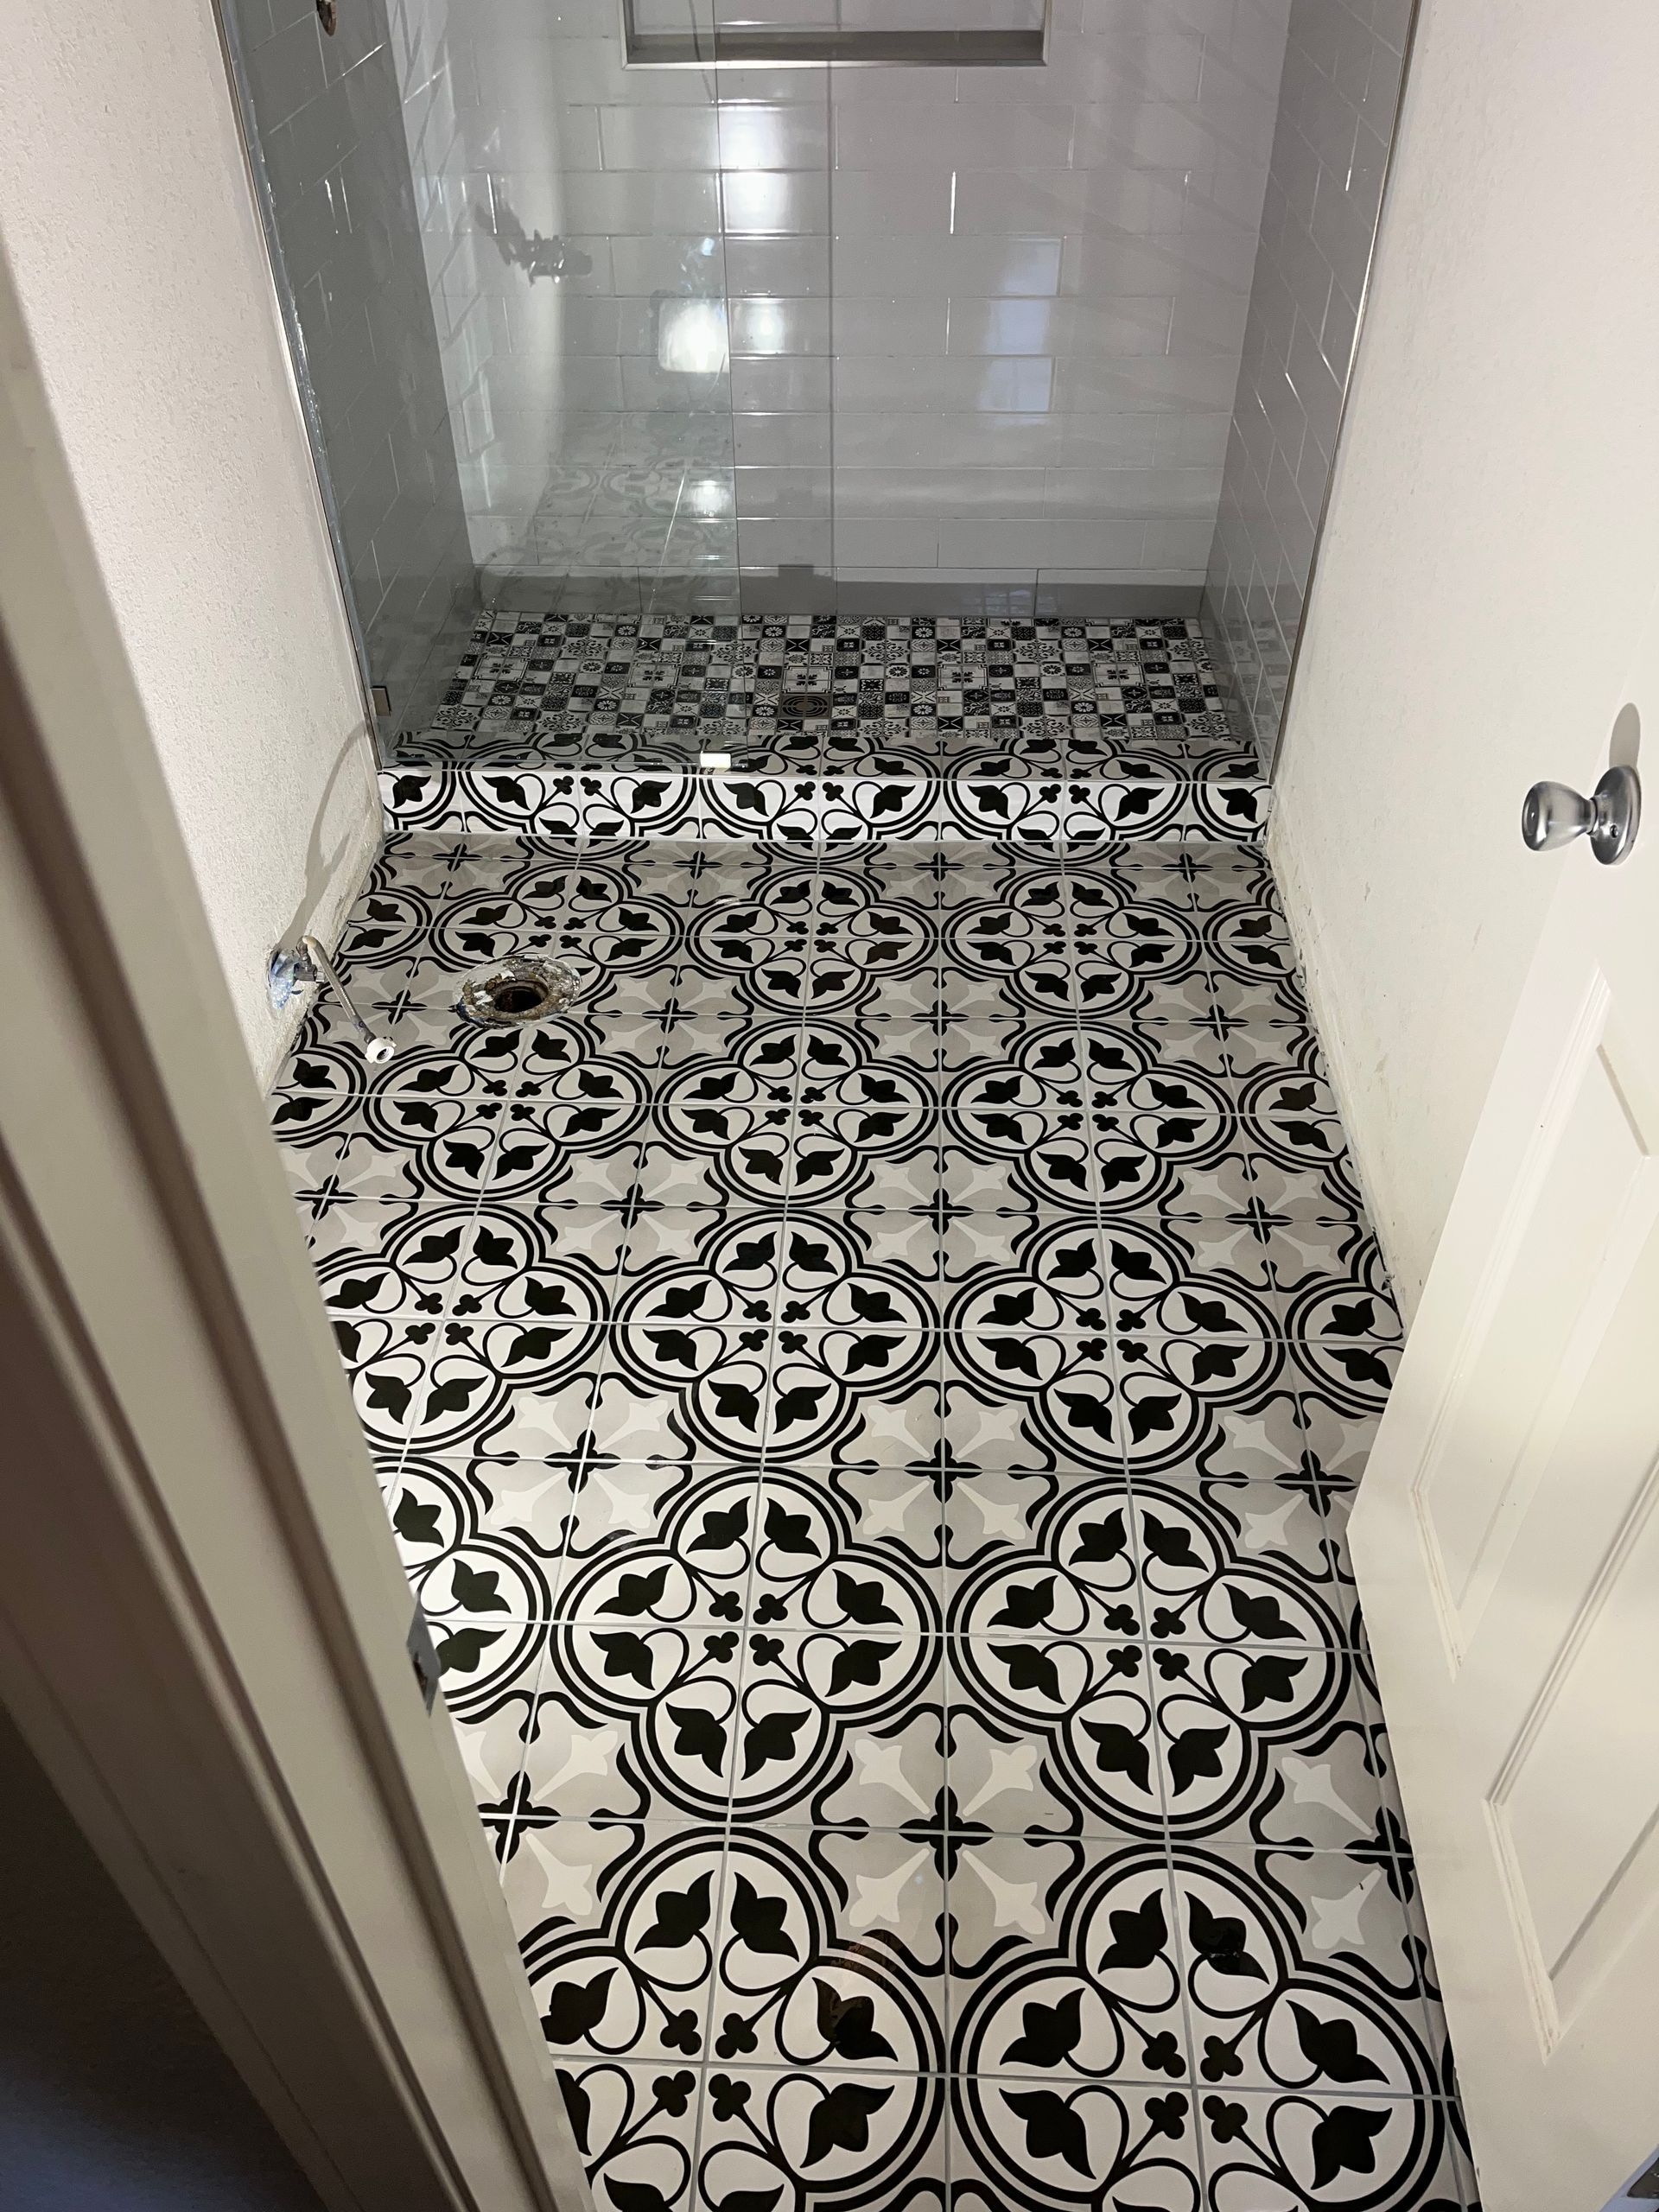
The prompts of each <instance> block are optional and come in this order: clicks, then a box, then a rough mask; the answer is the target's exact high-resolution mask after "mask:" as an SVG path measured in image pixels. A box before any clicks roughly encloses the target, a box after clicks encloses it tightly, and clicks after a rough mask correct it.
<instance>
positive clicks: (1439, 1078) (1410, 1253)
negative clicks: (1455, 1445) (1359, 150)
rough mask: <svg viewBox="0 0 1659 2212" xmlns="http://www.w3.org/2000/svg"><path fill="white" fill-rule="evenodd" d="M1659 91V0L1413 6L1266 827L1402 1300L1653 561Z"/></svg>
mask: <svg viewBox="0 0 1659 2212" xmlns="http://www.w3.org/2000/svg"><path fill="white" fill-rule="evenodd" d="M1656 82H1659V10H1656V9H1655V8H1654V6H1653V5H1652V0H1581V4H1580V5H1579V6H1576V7H1574V8H1572V9H1570V10H1563V9H1561V8H1560V6H1559V5H1558V4H1557V0H1504V5H1503V7H1502V8H1496V7H1492V6H1490V5H1487V4H1483V0H1424V14H1423V18H1422V22H1421V28H1420V30H1419V33H1418V41H1417V47H1416V51H1415V54H1414V60H1413V65H1412V74H1411V80H1410V83H1409V86H1408V92H1407V97H1406V113H1405V118H1404V124H1403V128H1402V134H1401V137H1400V142H1399V148H1398V152H1397V155H1396V162H1397V166H1396V169H1395V185H1394V187H1393V188H1392V189H1391V191H1390V194H1389V206H1388V208H1387V211H1386V212H1385V214H1384V217H1383V235H1382V238H1381V240H1380V242H1379V246H1378V253H1377V262H1376V275H1375V277H1374V290H1373V295H1372V305H1371V308H1370V321H1368V324H1367V327H1366V332H1365V336H1364V340H1363V344H1362V346H1361V347H1360V351H1359V359H1358V365H1357V370H1356V372H1355V385H1354V392H1353V397H1352V401H1351V405H1350V410H1349V416H1348V429H1347V432H1346V435H1345V437H1344V444H1343V450H1342V452H1341V454H1340V455H1339V456H1338V464H1337V480H1336V486H1335V493H1334V498H1333V505H1332V516H1331V523H1330V528H1329V532H1328V535H1327V538H1326V543H1325V552H1324V556H1323V559H1322V563H1321V567H1320V570H1319V575H1318V576H1317V578H1316V579H1315V582H1314V586H1313V596H1312V599H1311V601H1310V602H1309V607H1308V620H1307V628H1306V632H1305V635H1304V642H1303V649H1302V664H1301V670H1300V675H1299V677H1298V679H1297V683H1296V687H1295V690H1294V694H1293V696H1292V700H1291V707H1290V720H1289V726H1288V729H1287V736H1286V742H1285V747H1284V752H1283V753H1282V756H1281V781H1280V783H1279V785H1278V796H1277V800H1276V812H1275V819H1274V830H1273V841H1274V855H1275V858H1276V860H1277V861H1278V863H1279V865H1280V868H1281V871H1282V874H1283V877H1284V881H1285V890H1286V896H1287V902H1288V905H1289V908H1290V912H1291V916H1292V918H1293V921H1294V925H1295V927H1296V929H1297V931H1298V933H1299V936H1300V941H1301V945H1302V950H1303V953H1304V957H1305V958H1306V964H1307V969H1308V974H1309V982H1310V987H1311V988H1312V990H1313V999H1314V1004H1315V1010H1316V1014H1317V1015H1318V1017H1319V1020H1320V1022H1321V1024H1322V1027H1323V1029H1324V1033H1325V1046H1326V1050H1327V1052H1328V1053H1329V1056H1330V1058H1331V1061H1332V1069H1333V1073H1334V1075H1335V1077H1336V1081H1337V1087H1338V1091H1339V1093H1340V1095H1341V1098H1342V1101H1343V1104H1344V1109H1345V1111H1346V1113H1347V1116H1348V1124H1349V1129H1350V1132H1351V1136H1352V1140H1353V1142H1354V1146H1355V1149H1356V1153H1357V1158H1358V1162H1359V1166H1360V1170H1361V1173H1362V1175H1363V1178H1364V1180H1365V1182H1366V1185H1367V1187H1368V1190H1369V1192H1370V1199H1371V1203H1372V1205H1373V1207H1374V1209H1375V1211H1376V1216H1377V1222H1378V1227H1379V1230H1380V1231H1381V1234H1382V1237H1383V1245H1384V1249H1385V1250H1386V1253H1387V1255H1388V1258H1389V1264H1390V1266H1391V1267H1392V1268H1393V1270H1394V1274H1395V1281H1396V1283H1397V1285H1398V1287H1399V1289H1400V1291H1401V1293H1402V1296H1403V1298H1404V1299H1405V1300H1406V1302H1407V1304H1408V1306H1409V1305H1412V1304H1414V1302H1415V1300H1416V1298H1417V1295H1418V1294H1419V1292H1420V1291H1421V1287H1422V1282H1423V1278H1424V1276H1425V1274H1427V1269H1428V1266H1429V1263H1430V1262H1431V1260H1432V1259H1433V1255H1434V1248H1435V1245H1436V1243H1437V1242H1438V1241H1439V1238H1440V1230H1441V1227H1442V1225H1443V1224H1444V1222H1445V1219H1446V1209H1447V1206H1448V1205H1449V1203H1450V1201H1451V1198H1452V1192H1453V1190H1454V1188H1455V1186H1456V1184H1457V1180H1458V1176H1459V1171H1460V1169H1461V1167H1462V1165H1463V1160H1464V1156H1465V1153H1466V1151H1467V1149H1468V1145H1469V1140H1470V1137H1471V1135H1472V1133H1473V1129H1474V1126H1475V1122H1476V1120H1477V1118H1478V1115H1479V1113H1480V1109H1481V1106H1482V1103H1483V1102H1484V1097H1485V1095H1486V1090H1487V1087H1488V1084H1489V1083H1490V1081H1491V1072H1492V1068H1493V1064H1494V1062H1495V1060H1496V1058H1497V1052H1498V1050H1499V1047H1500V1046H1501V1045H1502V1042H1503V1037H1504V1034H1505V1033H1506V1031H1507V1028H1508V1026H1509V1022H1510V1016H1511V1014H1512V1013H1513V1010H1514V1007H1515V1003H1516V995H1517V993H1518V991H1519V988H1520V987H1521V984H1522V981H1523V979H1524V976H1525V974H1526V969H1527V966H1528V963H1529V958H1530V957H1531V954H1532V951H1533V949H1534V947H1535V943H1536V941H1537V936H1538V931H1539V927H1540V925H1541V921H1542V918H1543V915H1544V912H1545V910H1546V908H1547V906H1548V901H1549V898H1550V894H1551V893H1552V892H1553V891H1554V887H1555V885H1556V883H1557V882H1558V881H1559V880H1560V872H1561V870H1562V869H1563V868H1566V867H1570V866H1575V865H1580V864H1583V862H1584V855H1582V854H1578V853H1573V854H1568V855H1556V856H1552V857H1549V858H1541V857H1535V856H1533V855H1529V854H1528V853H1526V852H1525V851H1524V850H1523V849H1522V844H1521V841H1520V836H1519V833H1518V830H1517V828H1516V823H1517V821H1518V818H1519V811H1520V804H1521V798H1522V792H1523V791H1524V790H1525V788H1526V786H1527V785H1528V784H1529V783H1530V782H1532V781H1533V780H1534V779H1535V778H1537V777H1539V776H1545V775H1553V776H1559V777H1561V778H1564V779H1569V780H1573V781H1576V782H1579V783H1580V784H1581V785H1587V784H1588V783H1591V782H1593V780H1594V779H1595V777H1596V775H1597V774H1598V773H1599V770H1600V769H1601V767H1602V766H1605V760H1606V751H1607V741H1608V735H1609V731H1610V728H1611V721H1612V717H1613V715H1614V712H1615V710H1616V709H1617V707H1618V702H1619V696H1620V689H1619V687H1620V683H1621V680H1622V677H1623V676H1624V672H1625V664H1626V661H1627V658H1628V656H1629V652H1630V645H1631V640H1632V638H1633V635H1634V625H1635V623H1636V621H1637V618H1638V617H1639V616H1640V614H1641V612H1642V610H1643V607H1645V606H1646V604H1647V601H1648V600H1649V597H1650V595H1651V594H1652V591H1653V588H1654V582H1655V580H1656V577H1659V139H1656V137H1655V134H1654V130H1653V115H1652V101H1653V87H1654V85H1655V84H1656ZM1649 834H1652V833H1651V832H1649ZM1656 959H1659V952H1656Z"/></svg>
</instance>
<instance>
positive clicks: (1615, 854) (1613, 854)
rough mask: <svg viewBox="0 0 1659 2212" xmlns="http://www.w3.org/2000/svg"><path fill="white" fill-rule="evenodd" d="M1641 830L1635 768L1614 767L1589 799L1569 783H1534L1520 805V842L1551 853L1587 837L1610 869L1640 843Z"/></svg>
mask: <svg viewBox="0 0 1659 2212" xmlns="http://www.w3.org/2000/svg"><path fill="white" fill-rule="evenodd" d="M1641 826H1642V784H1641V779H1639V778H1638V776H1637V772H1636V771H1635V769H1634V768H1610V769H1609V770H1608V771H1607V772H1606V774H1605V776H1604V777H1603V778H1602V779H1601V781H1600V782H1599V784H1598V785H1596V788H1595V790H1594V791H1592V792H1591V794H1590V796H1589V798H1586V797H1585V796H1584V794H1583V792H1582V791H1574V790H1573V788H1572V786H1571V785H1568V784H1535V785H1533V787H1532V789H1531V790H1530V791H1529V792H1528V793H1527V796H1526V798H1524V800H1522V805H1521V837H1522V842H1523V843H1524V844H1525V845H1526V846H1527V847H1528V848H1529V850H1531V851H1533V852H1535V853H1553V852H1554V850H1555V849H1556V847H1557V846H1558V845H1570V844H1571V843H1572V842H1573V839H1574V838H1575V837H1588V839H1589V840H1590V849H1591V851H1592V853H1593V854H1594V855H1595V856H1596V858H1597V859H1598V860H1599V861H1604V862H1605V864H1606V865H1607V866H1608V867H1611V865H1612V864H1613V862H1614V861H1622V860H1623V859H1624V856H1625V855H1626V854H1627V853H1628V852H1629V851H1630V848H1631V846H1632V845H1633V844H1635V842H1636V833H1637V830H1638V829H1640V828H1641Z"/></svg>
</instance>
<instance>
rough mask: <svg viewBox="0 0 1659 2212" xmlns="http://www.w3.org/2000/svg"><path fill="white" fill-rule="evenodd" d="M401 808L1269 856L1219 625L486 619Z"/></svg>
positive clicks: (397, 813)
mask: <svg viewBox="0 0 1659 2212" xmlns="http://www.w3.org/2000/svg"><path fill="white" fill-rule="evenodd" d="M381 790H382V796H383V798H384V801H385V808H386V813H387V818H388V820H389V821H390V822H391V823H394V824H396V825H397V826H399V827H404V828H409V829H422V830H425V831H428V832H435V831H440V830H458V831H463V832H465V831H474V832H493V833H498V834H512V833H514V832H524V833H529V834H534V835H537V836H574V837H612V836H652V837H678V838H699V839H702V840H703V841H705V842H721V841H727V840H735V841H740V842H742V841H748V840H757V839H758V840H762V841H765V842H772V843H800V842H809V843H810V842H825V841H828V842H843V843H846V842H850V843H862V842H867V841H868V840H869V839H871V838H873V837H880V838H882V839H884V840H887V841H888V842H893V841H911V840H922V841H924V842H938V841H940V840H942V839H949V840H955V839H959V838H962V837H995V836H1002V837H1008V838H1016V839H1019V840H1020V841H1021V842H1032V841H1033V840H1035V841H1049V840H1053V839H1056V838H1065V839H1069V840H1073V841H1077V842H1114V843H1115V842H1124V841H1126V840H1130V839H1148V838H1169V837H1173V836H1186V837H1193V838H1199V839H1205V840H1216V839H1229V840H1239V841H1244V842H1248V841H1249V840H1251V839H1253V838H1255V837H1256V836H1259V835H1260V832H1261V829H1262V823H1263V822H1264V821H1265V818H1266V810H1267V795H1266V790H1265V786H1264V785H1263V783H1262V778H1261V774H1260V771H1259V767H1258V765H1257V762H1256V760H1255V755H1254V753H1251V752H1250V751H1249V748H1248V747H1244V746H1243V745H1241V744H1240V742H1239V741H1238V739H1237V737H1236V735H1235V734H1234V732H1233V729H1232V727H1231V724H1230V721H1229V718H1228V715H1227V713H1226V711H1225V709H1224V705H1223V702H1222V697H1221V694H1220V691H1219V689H1218V687H1217V681H1216V677H1215V672H1214V671H1213V669H1212V667H1211V662H1210V653H1209V648H1208V646H1207V645H1206V644H1205V639H1204V637H1203V634H1202V632H1201V631H1200V628H1199V626H1198V623H1197V622H1196V621H1193V620H1183V619H1179V618H1178V619H1173V620H1142V621H1081V620H1079V621H1058V620H1054V621H1047V620H1030V621H1003V622H999V621H994V620H944V619H941V620H890V621H865V622H859V621H852V620H837V619H836V618H835V617H833V616H818V617H811V616H801V617H796V618H788V619H786V618H781V617H780V618H778V619H776V620H761V619H760V618H755V617H741V618H740V617H738V616H735V615H733V616H729V617H715V616H697V615H680V616H674V615H664V616H656V617H631V616H629V617H625V616H619V615H592V616H569V615H552V616H547V617H541V616H537V615H531V614H514V613H501V612H499V611H498V612H495V613H489V614H486V615H484V616H483V617H481V618H480V622H479V625H478V627H477V629H476V630H475V632H474V636H473V639H472V642H471V645H470V648H469V650H468V651H467V653H466V654H465V655H464V656H463V658H462V660H461V665H460V667H459V668H458V669H457V670H456V671H454V682H453V683H451V684H450V686H449V689H448V693H447V695H446V703H445V704H444V705H443V706H442V707H441V708H439V709H437V710H436V718H435V723H434V725H433V727H431V728H428V729H425V730H423V731H420V732H412V733H410V734H406V735H405V736H404V737H403V738H401V739H400V740H399V741H398V743H397V749H396V754H395V757H394V759H393V760H392V761H391V764H390V765H389V766H388V767H387V768H386V769H385V771H384V772H383V774H382V777H381Z"/></svg>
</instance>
